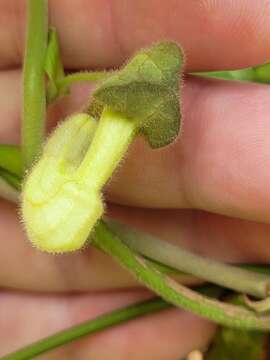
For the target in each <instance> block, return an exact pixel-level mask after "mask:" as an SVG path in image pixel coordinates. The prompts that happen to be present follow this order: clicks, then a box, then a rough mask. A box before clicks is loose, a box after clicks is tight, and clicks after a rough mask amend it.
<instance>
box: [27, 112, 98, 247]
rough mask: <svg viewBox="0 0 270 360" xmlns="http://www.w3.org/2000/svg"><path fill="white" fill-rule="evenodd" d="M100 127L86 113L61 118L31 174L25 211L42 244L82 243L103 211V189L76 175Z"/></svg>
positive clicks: (34, 239)
mask: <svg viewBox="0 0 270 360" xmlns="http://www.w3.org/2000/svg"><path fill="white" fill-rule="evenodd" d="M95 130H96V122H95V120H94V119H93V118H92V117H90V116H89V115H87V114H77V115H74V116H72V117H70V118H69V119H68V120H66V121H65V122H63V123H62V124H60V126H59V127H58V128H57V129H56V130H55V131H54V133H53V134H52V135H51V136H50V138H49V140H48V142H47V144H46V145H45V147H44V151H43V154H42V156H41V158H40V159H39V161H38V162H37V164H36V165H35V166H34V167H33V169H32V170H31V171H30V175H29V176H28V177H27V179H26V182H25V184H24V186H23V193H22V216H23V220H24V224H25V227H26V231H27V235H28V237H29V239H30V241H31V242H32V243H33V244H34V246H36V247H37V248H39V249H41V250H44V251H47V252H52V253H61V252H65V251H73V250H76V249H79V248H81V247H82V246H83V244H84V242H85V240H86V238H87V236H88V234H89V229H91V228H92V227H93V226H94V224H95V223H96V221H97V219H98V218H99V217H100V216H101V215H102V213H103V205H102V201H101V200H100V198H99V195H98V193H96V192H93V191H89V190H88V189H86V188H85V187H83V186H81V184H80V183H79V182H78V178H77V177H76V171H77V169H78V167H79V166H80V163H81V161H82V159H83V157H84V155H85V153H86V152H87V150H88V148H89V145H90V143H91V140H92V138H93V135H94V132H95Z"/></svg>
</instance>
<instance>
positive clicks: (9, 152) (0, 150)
mask: <svg viewBox="0 0 270 360" xmlns="http://www.w3.org/2000/svg"><path fill="white" fill-rule="evenodd" d="M0 168H2V169H4V170H7V171H8V172H9V173H11V174H14V175H16V176H18V177H20V176H22V171H23V170H22V168H23V166H22V155H21V150H20V148H19V147H18V146H16V145H8V144H0Z"/></svg>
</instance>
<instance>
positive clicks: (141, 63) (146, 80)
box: [94, 42, 183, 148]
mask: <svg viewBox="0 0 270 360" xmlns="http://www.w3.org/2000/svg"><path fill="white" fill-rule="evenodd" d="M182 63H183V56H182V52H181V49H180V48H179V46H178V45H177V44H175V43H173V42H162V43H159V44H155V45H153V46H152V47H151V48H149V49H146V50H142V51H140V52H139V53H138V54H137V55H135V56H134V57H133V59H132V60H131V61H130V62H129V63H128V64H127V65H126V66H125V67H124V68H123V69H122V70H120V71H119V72H117V73H116V74H115V75H112V76H111V77H110V78H109V79H107V80H105V81H104V82H103V84H102V85H101V86H100V87H99V88H98V89H97V90H96V91H95V92H94V98H95V99H97V100H99V101H101V102H102V103H103V104H104V105H108V106H110V107H111V108H113V110H115V111H118V112H121V113H123V114H125V115H126V116H127V117H130V118H131V120H133V121H138V126H139V128H140V131H141V132H142V133H143V134H144V135H145V137H146V139H147V140H148V142H149V144H150V145H151V146H152V147H153V148H158V147H161V146H165V145H167V144H169V143H171V142H172V141H173V140H174V139H175V138H176V136H177V134H178V132H179V129H180V118H181V114H180V105H179V97H180V86H179V80H180V72H181V67H182Z"/></svg>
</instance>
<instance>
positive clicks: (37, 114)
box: [22, 0, 48, 169]
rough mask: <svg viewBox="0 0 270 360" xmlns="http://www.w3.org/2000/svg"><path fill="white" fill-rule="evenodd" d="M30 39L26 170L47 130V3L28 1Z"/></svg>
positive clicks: (26, 69)
mask: <svg viewBox="0 0 270 360" xmlns="http://www.w3.org/2000/svg"><path fill="white" fill-rule="evenodd" d="M27 5H28V20H27V24H28V26H27V37H26V48H25V56H24V66H23V117H22V118H23V120H22V154H23V163H24V168H25V169H28V168H30V167H31V165H32V163H33V161H34V160H35V159H36V158H37V156H38V155H39V154H40V152H41V147H42V143H43V138H44V131H45V125H44V124H45V116H46V89H45V75H44V68H43V66H44V60H45V55H46V48H47V41H48V39H47V38H48V4H47V0H28V3H27Z"/></svg>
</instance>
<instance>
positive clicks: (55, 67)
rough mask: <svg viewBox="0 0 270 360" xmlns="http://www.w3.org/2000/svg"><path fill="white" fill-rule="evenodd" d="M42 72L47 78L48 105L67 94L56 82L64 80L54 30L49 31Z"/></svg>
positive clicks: (66, 88)
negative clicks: (43, 71)
mask: <svg viewBox="0 0 270 360" xmlns="http://www.w3.org/2000/svg"><path fill="white" fill-rule="evenodd" d="M44 70H45V72H46V74H47V75H48V78H49V83H48V88H47V101H48V103H50V102H52V101H53V100H55V99H56V98H57V97H58V96H59V95H64V94H67V92H68V87H63V86H62V87H61V88H60V87H59V86H58V85H57V80H59V79H62V78H64V76H65V73H64V67H63V64H62V61H61V56H60V49H59V41H58V36H57V32H56V30H55V29H53V28H50V29H49V38H48V47H47V50H46V58H45V64H44Z"/></svg>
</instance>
